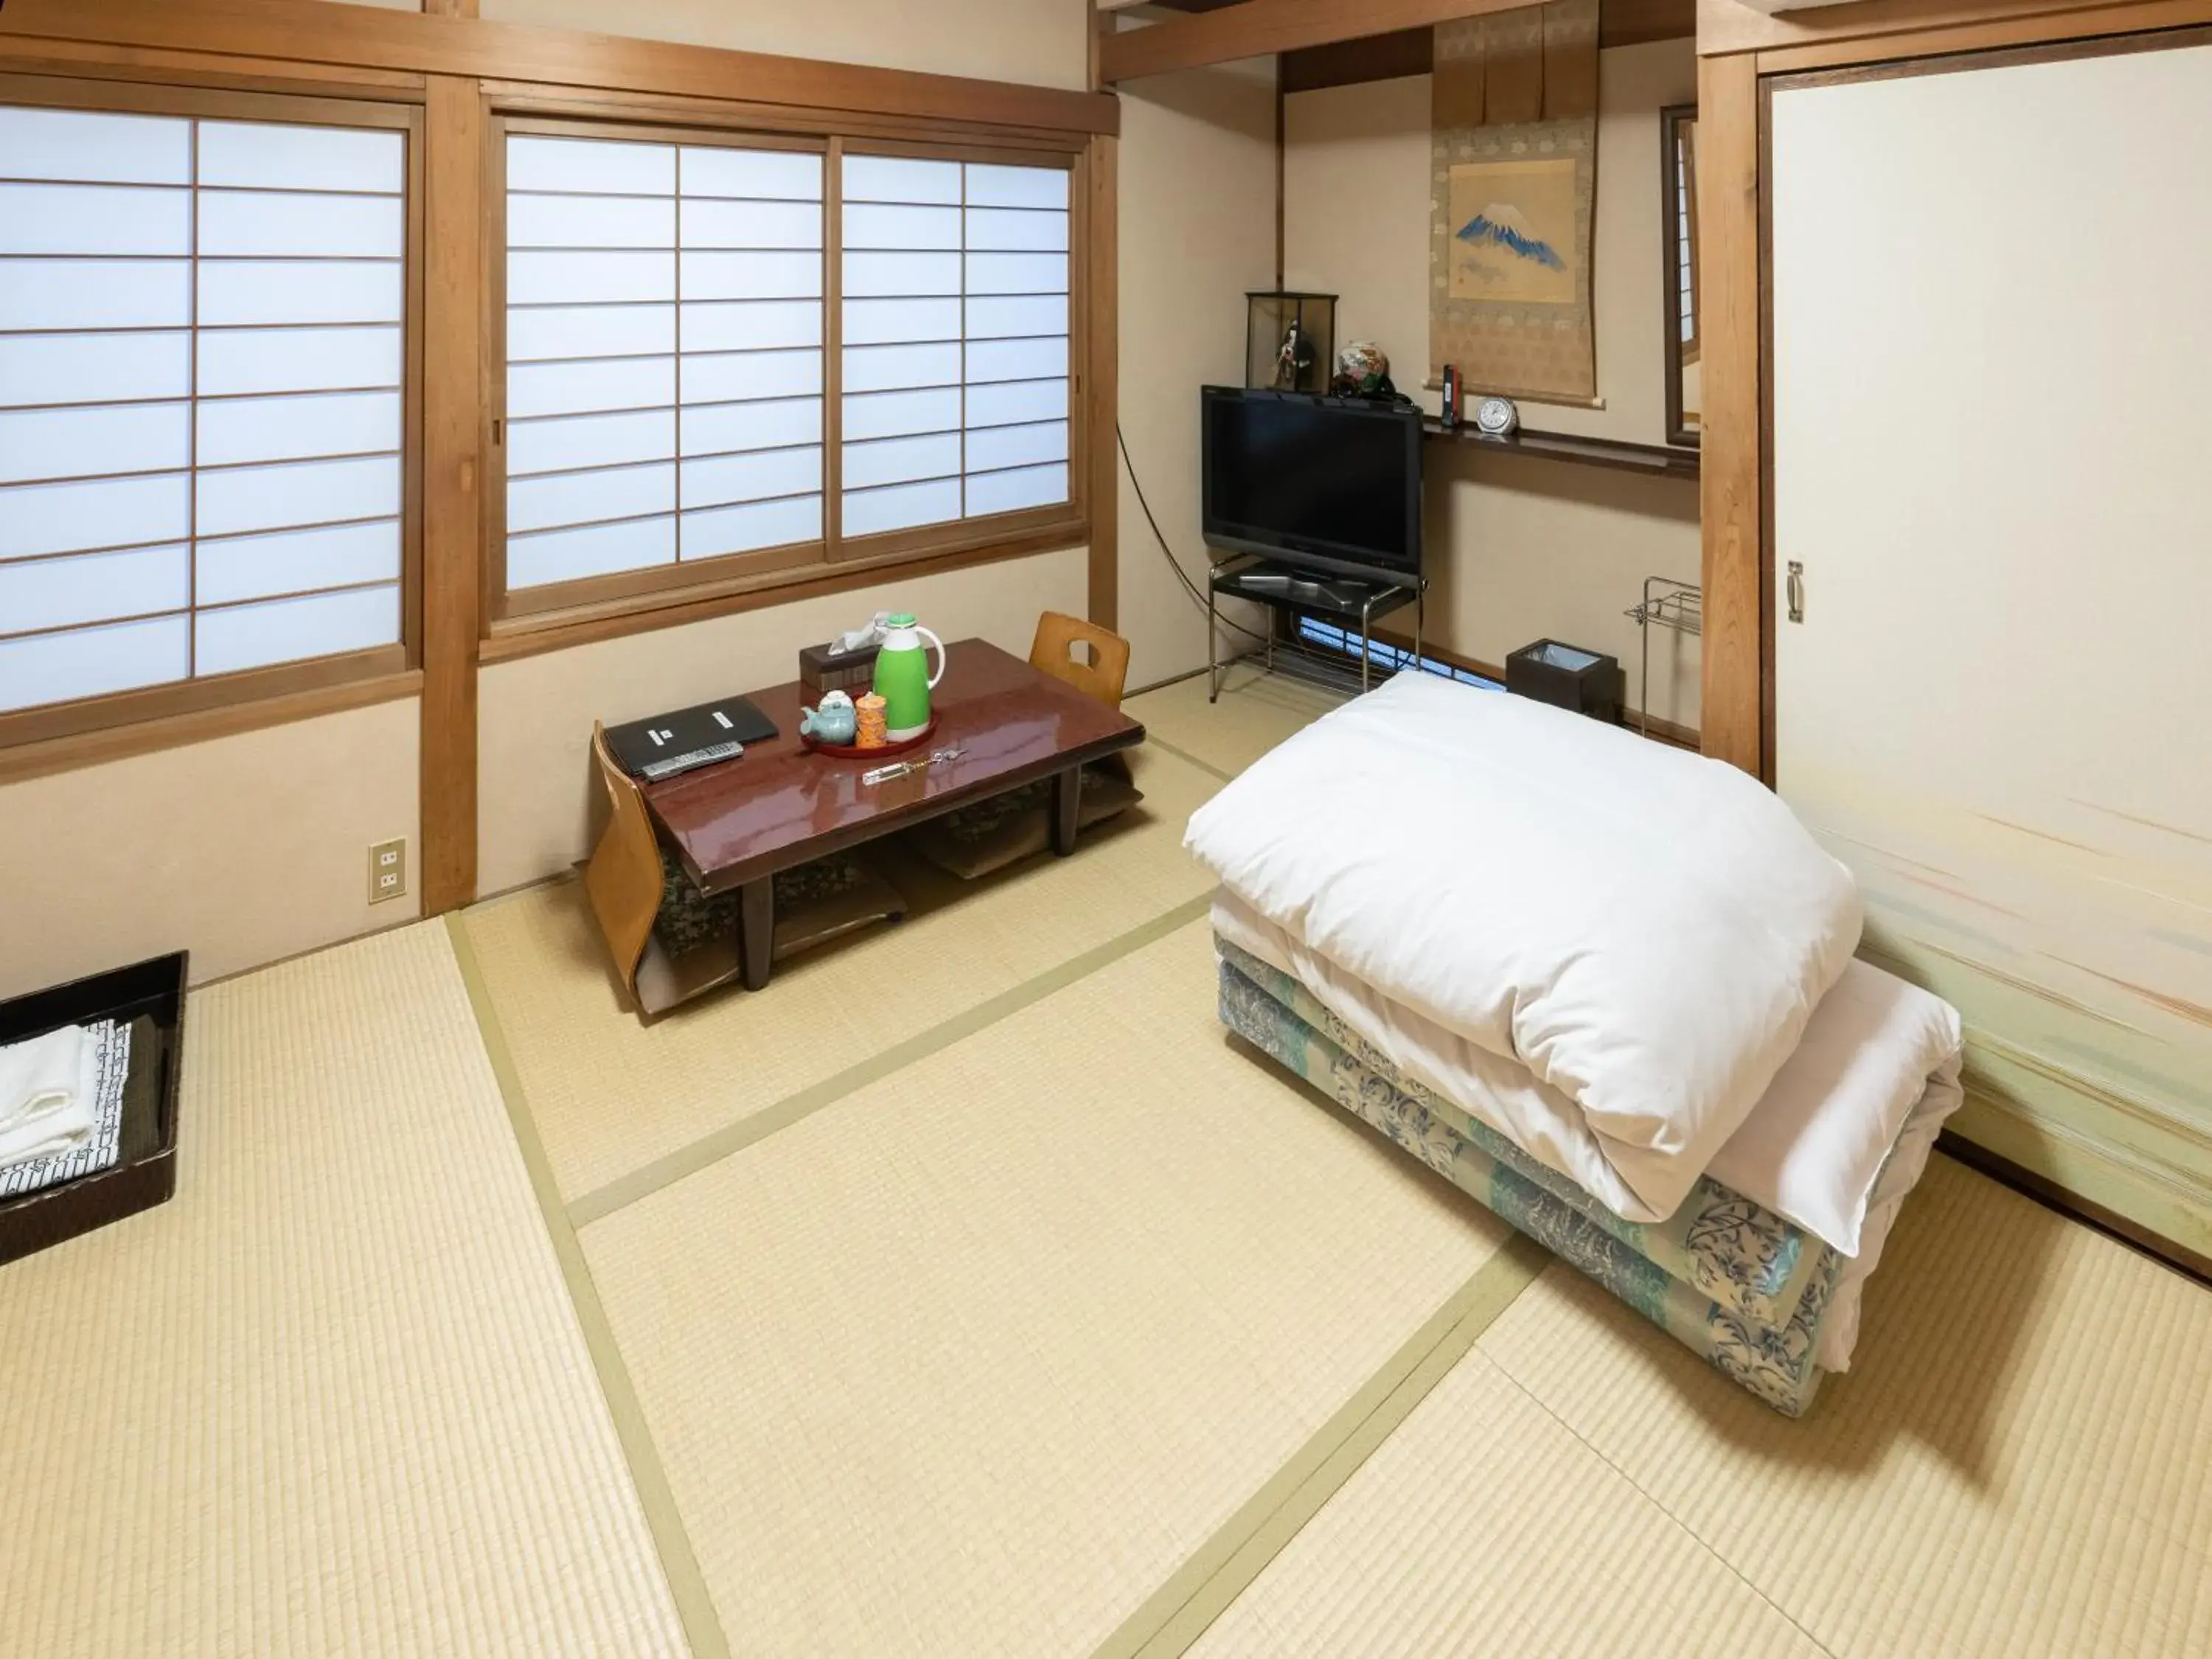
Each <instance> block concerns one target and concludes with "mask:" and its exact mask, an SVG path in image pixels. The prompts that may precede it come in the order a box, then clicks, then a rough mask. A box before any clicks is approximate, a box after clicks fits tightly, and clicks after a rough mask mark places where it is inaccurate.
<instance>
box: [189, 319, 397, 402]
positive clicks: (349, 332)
mask: <svg viewBox="0 0 2212 1659" xmlns="http://www.w3.org/2000/svg"><path fill="white" fill-rule="evenodd" d="M405 349H406V341H405V339H404V337H403V331H402V330H401V329H400V328H399V327H398V325H393V326H392V327H390V328H270V327H266V326H261V327H256V326H254V325H250V324H247V325H240V326H239V327H238V328H236V329H228V328H220V329H210V328H203V329H202V330H201V331H200V349H199V358H200V363H199V394H200V396H201V397H203V398H237V397H245V396H250V395H253V394H257V393H260V394H265V393H272V392H325V391H328V392H336V391H348V392H352V391H362V390H366V389H368V388H370V387H381V386H398V384H399V382H400V380H401V378H402V374H403V371H404V361H403V357H404V351H405Z"/></svg>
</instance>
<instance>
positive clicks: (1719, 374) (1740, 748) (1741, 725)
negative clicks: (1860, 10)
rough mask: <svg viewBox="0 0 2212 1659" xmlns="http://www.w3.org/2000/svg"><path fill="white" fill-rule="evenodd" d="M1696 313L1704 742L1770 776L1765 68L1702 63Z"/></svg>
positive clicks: (1744, 60)
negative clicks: (1762, 281) (1762, 151)
mask: <svg viewBox="0 0 2212 1659" xmlns="http://www.w3.org/2000/svg"><path fill="white" fill-rule="evenodd" d="M1698 171H1699V177H1698V279H1699V303H1700V305H1701V306H1702V307H1703V310H1702V312H1701V313H1700V314H1699V319H1698V332H1699V341H1700V349H1701V352H1702V356H1703V359H1704V364H1705V375H1704V398H1705V407H1704V421H1703V432H1702V436H1701V439H1700V445H1701V448H1702V452H1703V453H1702V458H1701V459H1702V472H1703V485H1702V487H1703V492H1704V495H1703V507H1704V518H1705V653H1704V655H1705V668H1704V674H1705V686H1704V697H1703V700H1702V703H1703V707H1702V712H1701V713H1700V715H1699V731H1700V732H1701V733H1702V735H1703V741H1704V746H1705V753H1707V754H1708V755H1711V756H1714V757H1717V758H1719V759H1721V760H1724V761H1727V762H1729V763H1731V764H1733V765H1735V766H1740V767H1741V768H1742V769H1744V770H1745V771H1747V772H1749V773H1752V774H1753V775H1755V776H1759V777H1765V778H1769V779H1770V780H1771V777H1772V766H1771V742H1772V736H1771V732H1770V731H1769V729H1768V724H1769V723H1768V717H1767V686H1766V680H1767V676H1766V673H1765V654H1766V630H1767V623H1766V620H1765V616H1764V612H1765V605H1766V587H1767V583H1766V580H1765V574H1764V560H1763V557H1762V549H1763V547H1764V544H1765V431H1764V428H1765V396H1764V392H1763V386H1764V380H1763V374H1764V366H1763V364H1762V362H1761V355H1762V349H1761V344H1760V320H1759V234H1760V233H1759V73H1758V66H1757V63H1756V60H1755V59H1753V58H1752V57H1751V56H1750V55H1749V54H1743V55H1740V56H1736V57H1729V58H1704V59H1701V60H1700V61H1699V64H1698Z"/></svg>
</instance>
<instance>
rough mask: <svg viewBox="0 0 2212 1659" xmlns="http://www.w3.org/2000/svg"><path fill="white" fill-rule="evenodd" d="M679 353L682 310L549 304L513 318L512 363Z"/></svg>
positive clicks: (509, 358)
mask: <svg viewBox="0 0 2212 1659" xmlns="http://www.w3.org/2000/svg"><path fill="white" fill-rule="evenodd" d="M675 350H676V307H674V306H673V305H665V306H651V305H648V306H543V307H532V308H529V309H524V310H518V311H516V312H514V313H513V314H512V315H511V316H510V317H508V319H507V362H510V363H527V362H538V361H540V360H548V361H553V360H558V359H562V358H574V357H664V356H672V355H673V354H674V352H675Z"/></svg>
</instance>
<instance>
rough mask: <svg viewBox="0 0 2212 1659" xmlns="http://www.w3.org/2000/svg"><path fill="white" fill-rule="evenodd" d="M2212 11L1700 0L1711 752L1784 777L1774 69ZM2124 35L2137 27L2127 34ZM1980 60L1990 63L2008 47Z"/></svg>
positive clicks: (2012, 44)
mask: <svg viewBox="0 0 2212 1659" xmlns="http://www.w3.org/2000/svg"><path fill="white" fill-rule="evenodd" d="M2206 25H2212V0H2141V3H2130V4H2115V5H2093V6H2087V7H2082V6H2079V5H2075V6H2072V7H2069V8H2067V9H2051V8H2049V7H2047V6H2045V5H2043V4H2042V3H2041V0H1998V3H1996V4H1994V5H1992V4H1989V3H1983V4H1980V5H1976V4H1972V3H1971V0H1966V3H1945V4H1941V5H1937V6H1934V7H1931V6H1929V5H1928V4H1926V3H1924V0H1863V3H1860V4H1855V5H1843V6H1836V7H1832V8H1824V9H1819V10H1814V11H1804V12H1798V13H1793V14H1791V15H1789V16H1787V17H1768V16H1765V15H1763V14H1761V13H1759V12H1755V11H1753V10H1752V9H1750V8H1748V7H1747V6H1744V5H1742V4H1741V3H1739V0H1700V6H1699V36H1698V44H1699V54H1700V57H1699V64H1698V147H1699V155H1698V161H1699V168H1700V170H1701V173H1702V177H1701V178H1700V179H1699V204H1698V255H1699V294H1700V299H1701V301H1703V305H1704V314H1703V315H1702V316H1701V317H1700V318H1699V335H1700V338H1701V342H1702V350H1703V375H1704V380H1703V391H1704V394H1705V431H1704V435H1703V437H1704V445H1703V472H1702V477H1703V483H1702V492H1703V499H1702V507H1703V516H1704V543H1705V550H1704V552H1705V556H1704V586H1705V651H1704V665H1703V686H1702V692H1703V696H1702V714H1701V718H1700V722H1699V724H1700V729H1701V732H1702V734H1703V744H1704V748H1705V753H1706V754H1708V755H1711V756H1712V757H1716V758H1717V759H1720V760H1725V761H1727V762H1729V763H1730V764H1732V765H1735V766H1738V767H1741V768H1742V769H1744V770H1745V771H1747V772H1749V773H1751V774H1753V775H1754V776H1756V777H1759V778H1760V779H1762V780H1764V781H1765V782H1766V783H1767V784H1769V785H1770V786H1771V784H1772V783H1773V781H1774V747H1775V722H1774V631H1775V623H1774V614H1773V568H1774V565H1773V561H1774V555H1775V548H1774V522H1773V503H1774V480H1773V463H1774V455H1773V449H1774V443H1773V430H1774V428H1773V387H1772V383H1771V329H1772V317H1771V281H1772V273H1771V267H1770V257H1769V256H1770V252H1771V249H1770V242H1771V237H1770V234H1769V228H1768V222H1767V209H1768V195H1769V192H1768V191H1767V190H1766V188H1765V181H1766V179H1767V177H1768V163H1767V157H1766V140H1767V131H1766V112H1767V108H1768V103H1769V100H1770V98H1771V92H1772V87H1773V83H1774V82H1776V81H1777V80H1778V78H1779V77H1782V76H1797V75H1802V74H1803V73H1805V72H1807V71H1829V72H1835V73H1839V74H1845V75H1850V76H1861V75H1875V74H1885V73H1887V74H1897V73H1910V72H1912V69H1913V67H1914V66H1917V67H1918V68H1919V69H1920V70H1923V71H1925V72H1936V71H1939V70H1943V69H1945V68H1948V67H1950V65H1949V64H1947V63H1946V62H1944V61H1942V60H1946V59H1949V58H1957V57H1962V56H1966V55H1968V54H1973V55H1976V56H1980V55H1982V54H1986V53H1992V52H2002V51H2004V50H2005V49H2008V48H2017V49H2027V50H2031V51H2034V52H2056V53H2057V54H2058V55H2063V56H2083V55H2087V54H2090V53H2094V52H2111V51H2116V50H2117V51H2125V50H2133V49H2136V44H2137V43H2138V41H2139V42H2140V44H2141V45H2142V46H2155V45H2157V44H2159V42H2158V41H2157V40H2155V39H2154V38H2151V37H2155V36H2157V35H2160V34H2163V33H2169V32H2174V31H2180V30H2186V29H2191V28H2197V27H2204V26H2206ZM2120 37H2128V40H2126V41H2123V40H2121V39H2120ZM1984 61H1987V62H1989V63H1990V64H1992V65H1994V64H1996V63H1997V62H1999V61H2009V58H2007V59H2005V60H1999V59H1996V58H1989V59H1986V60H1984Z"/></svg>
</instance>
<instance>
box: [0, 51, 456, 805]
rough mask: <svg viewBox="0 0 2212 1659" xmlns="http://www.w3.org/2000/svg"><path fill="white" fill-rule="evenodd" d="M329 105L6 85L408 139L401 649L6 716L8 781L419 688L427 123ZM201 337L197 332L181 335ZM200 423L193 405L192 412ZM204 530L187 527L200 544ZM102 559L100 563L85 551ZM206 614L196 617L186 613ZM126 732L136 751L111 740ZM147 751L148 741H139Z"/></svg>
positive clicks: (307, 96) (61, 102) (313, 95)
mask: <svg viewBox="0 0 2212 1659" xmlns="http://www.w3.org/2000/svg"><path fill="white" fill-rule="evenodd" d="M378 90H379V91H380V92H383V93H384V95H383V96H381V97H374V96H372V97H370V98H362V97H358V96H349V95H347V94H348V91H349V88H346V87H344V86H343V85H342V84H333V86H332V87H331V90H330V91H329V92H328V93H323V92H290V91H287V92H261V91H245V90H239V89H235V88H227V87H212V86H190V85H171V84H160V85H155V84H149V83H143V82H135V81H125V80H112V79H102V78H88V79H77V78H75V77H71V76H46V75H24V74H14V73H0V104H4V105H9V106H16V107H23V108H43V109H66V110H82V111H86V112H112V113H115V114H121V115H168V116H179V117H187V118H198V119H207V120H223V121H247V122H264V123H270V124H275V125H314V126H342V127H365V128H371V129H374V130H377V131H397V132H400V133H402V134H404V136H405V137H406V140H407V161H406V191H407V195H406V207H405V216H404V222H405V227H406V229H405V234H406V252H405V256H404V275H403V277H402V293H403V301H402V304H403V307H404V309H403V315H402V321H401V363H400V376H401V379H400V410H401V415H400V549H401V552H400V582H399V601H400V603H399V616H400V641H399V643H398V644H397V645H388V646H379V647H374V648H372V649H369V650H366V651H354V652H347V653H340V654H337V655H333V656H324V657H310V658H307V659H302V660H300V661H297V662H290V663H281V664H276V665H270V666H267V667H262V668H252V669H246V670H242V671H237V672H234V673H228V674H214V675H208V676H205V677H204V678H191V679H185V680H179V681H173V682H171V683H169V684H163V685H152V686H145V687H142V688H138V689H136V690H128V691H117V692H110V693H107V694H106V695H103V696H94V697H81V698H76V699H73V700H71V701H70V702H54V703H40V704H36V705H33V707H31V708H19V709H13V710H9V711H8V712H6V713H0V779H4V778H8V777H12V776H15V775H24V774H29V773H35V772H43V771H47V770H52V769H54V766H55V765H56V764H57V763H60V764H66V763H68V759H69V757H70V755H71V754H72V752H73V751H76V750H87V751H88V752H94V753H99V754H100V755H102V756H103V757H105V756H106V755H107V754H109V753H111V752H113V753H131V752H137V751H138V750H143V749H150V748H158V747H164V746H167V744H168V743H169V742H172V741H175V742H189V741H195V740H197V739H198V738H202V737H205V736H211V735H218V734H220V733H222V732H227V731H234V730H241V729H245V728H246V727H249V726H258V725H270V724H276V723H278V722H280V721H283V720H288V719H295V718H299V717H301V716H303V715H306V714H314V713H319V712H324V711H325V710H327V709H329V708H332V707H341V708H343V707H354V706H360V705H362V704H365V703H368V702H381V701H386V700H387V699H389V698H392V697H397V696H406V695H409V694H410V693H411V692H412V691H413V690H416V689H417V688H419V686H420V684H421V680H422V676H421V673H420V667H421V663H422V537H423V515H422V386H423V362H422V349H423V346H422V309H423V298H424V294H423V258H422V224H423V203H424V190H423V182H424V175H423V155H424V145H423V131H424V121H423V112H422V107H421V106H420V105H419V104H417V103H416V102H414V101H412V100H394V99H392V97H391V96H390V95H389V93H388V91H386V89H384V88H379V89H378ZM188 331H189V332H192V333H194V334H197V324H196V323H195V324H194V325H191V328H190V329H189V330H188ZM188 403H189V404H190V406H191V408H192V409H193V410H194V414H193V416H192V418H194V419H195V420H196V419H197V399H196V398H194V399H190V400H188ZM197 532H198V526H197V525H195V526H191V535H192V538H193V539H194V540H195V541H197ZM91 551H98V550H97V549H94V550H91ZM191 614H192V615H193V616H194V617H197V608H195V610H194V611H193V612H192V613H191ZM126 728H127V729H130V730H131V731H132V732H134V733H135V735H134V736H132V737H130V738H112V737H106V736H105V735H104V734H106V733H109V732H118V730H121V729H126ZM141 738H143V741H141V740H140V739H141Z"/></svg>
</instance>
